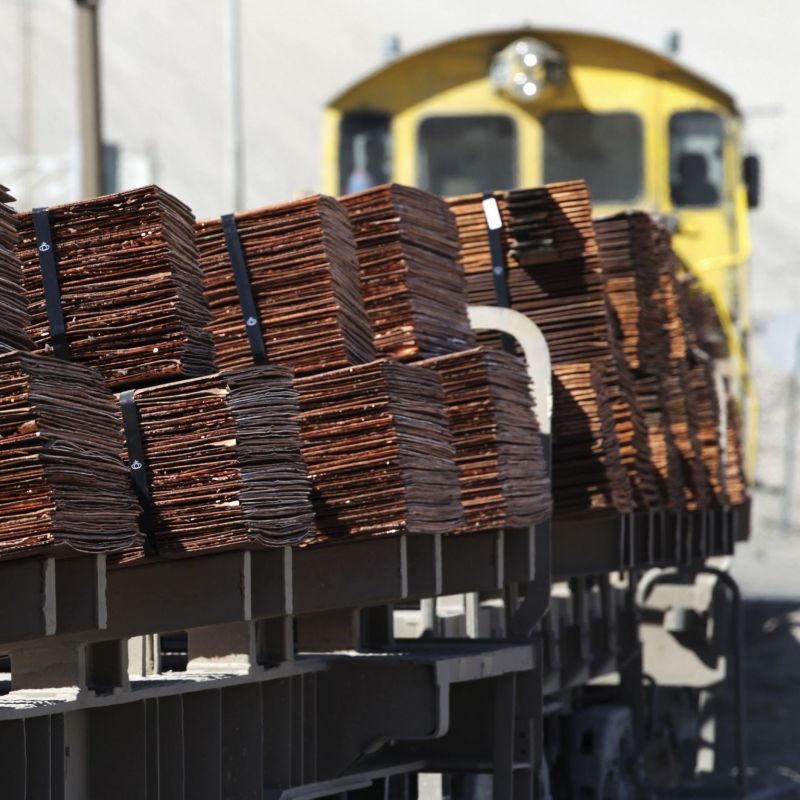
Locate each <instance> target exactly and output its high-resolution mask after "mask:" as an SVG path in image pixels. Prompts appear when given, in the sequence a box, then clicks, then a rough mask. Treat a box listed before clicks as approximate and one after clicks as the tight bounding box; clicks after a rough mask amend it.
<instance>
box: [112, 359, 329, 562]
mask: <svg viewBox="0 0 800 800" xmlns="http://www.w3.org/2000/svg"><path fill="white" fill-rule="evenodd" d="M133 403H134V404H135V411H136V412H137V414H138V420H139V427H140V431H141V444H142V450H143V452H144V456H145V458H144V465H143V467H142V468H143V469H145V471H146V477H147V482H148V485H149V490H150V495H151V497H152V510H153V513H152V515H151V521H150V523H149V524H150V526H151V530H150V531H149V533H150V534H151V536H152V537H153V538H154V540H155V548H156V550H157V551H158V553H159V554H171V555H176V554H181V553H190V552H193V551H198V550H210V549H222V548H230V547H236V546H245V545H250V544H256V545H258V544H262V545H284V544H294V543H296V542H299V541H301V540H302V539H304V538H305V537H306V536H308V535H309V534H310V532H311V529H312V524H311V523H312V517H313V515H312V511H311V503H310V493H311V484H310V482H309V480H308V475H307V473H306V469H305V464H304V463H303V459H302V456H301V455H300V432H299V425H298V422H297V413H298V402H297V393H296V391H295V390H294V387H293V385H292V376H291V373H290V372H289V370H287V369H286V368H285V367H280V366H255V367H248V368H247V369H243V370H237V371H231V372H226V373H221V374H218V375H212V376H208V377H200V378H189V379H187V380H183V381H175V382H173V383H168V384H163V385H161V386H156V387H153V388H146V389H137V390H136V391H134V392H133ZM128 446H130V442H129V443H128ZM136 555H140V553H129V554H126V556H128V557H132V556H136Z"/></svg>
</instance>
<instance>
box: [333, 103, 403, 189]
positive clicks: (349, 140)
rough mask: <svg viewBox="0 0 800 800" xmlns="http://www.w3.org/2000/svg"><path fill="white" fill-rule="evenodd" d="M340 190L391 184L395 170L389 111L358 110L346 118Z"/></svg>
mask: <svg viewBox="0 0 800 800" xmlns="http://www.w3.org/2000/svg"><path fill="white" fill-rule="evenodd" d="M340 133H341V135H340V137H339V192H340V194H349V193H350V192H360V191H361V190H363V189H369V188H370V187H371V186H380V184H382V183H388V181H389V175H390V173H391V168H390V163H389V157H390V156H389V153H390V119H389V115H388V114H383V113H381V112H375V111H356V112H353V113H350V114H346V115H345V116H344V117H342V122H341V130H340Z"/></svg>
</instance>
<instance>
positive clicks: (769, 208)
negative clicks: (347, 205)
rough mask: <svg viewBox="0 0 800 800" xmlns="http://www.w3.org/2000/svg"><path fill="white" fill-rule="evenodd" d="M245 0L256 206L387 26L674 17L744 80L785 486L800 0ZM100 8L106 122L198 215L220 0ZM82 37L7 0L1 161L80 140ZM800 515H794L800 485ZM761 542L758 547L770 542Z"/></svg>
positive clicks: (763, 327)
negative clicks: (755, 159) (758, 185)
mask: <svg viewBox="0 0 800 800" xmlns="http://www.w3.org/2000/svg"><path fill="white" fill-rule="evenodd" d="M241 9H242V28H243V38H242V53H243V92H244V126H245V141H244V146H245V159H246V204H247V205H248V206H254V205H260V204H263V203H268V202H271V201H278V200H283V199H286V198H289V197H292V196H293V195H294V194H295V193H296V192H298V191H302V190H313V189H316V188H317V187H318V185H319V181H320V162H321V154H320V120H321V112H322V108H323V106H324V103H325V101H326V100H327V99H328V98H329V97H331V96H333V95H335V94H336V93H338V92H339V91H340V90H341V89H342V88H344V87H345V86H346V85H348V84H349V83H351V82H353V81H354V80H356V79H358V78H359V77H360V76H362V75H364V74H366V73H368V72H369V71H371V70H372V69H374V68H375V67H377V66H379V65H380V64H381V62H382V60H383V49H384V42H385V40H386V38H387V37H388V36H389V35H391V34H396V35H398V36H399V37H400V40H401V43H402V47H403V50H404V51H409V50H413V49H417V48H419V47H422V46H425V45H429V44H433V43H435V42H437V41H441V40H443V39H446V38H451V37H455V36H458V35H461V34H466V33H472V32H477V31H481V30H487V29H500V28H506V27H512V26H515V25H519V24H522V23H527V24H532V25H541V26H543V27H547V26H550V27H564V28H573V29H580V30H586V31H596V32H602V33H607V34H611V35H617V36H621V37H623V38H626V39H630V40H632V41H635V42H637V43H640V44H642V45H645V46H648V47H651V48H655V49H661V48H663V46H664V43H665V41H666V37H667V35H668V33H669V32H670V31H672V30H675V29H677V30H679V31H680V32H681V34H682V43H683V46H682V50H681V53H680V56H679V58H680V60H682V61H683V62H684V63H686V64H687V65H688V66H689V67H691V68H693V69H697V70H699V71H701V72H702V73H704V74H705V75H707V76H708V77H710V78H711V79H713V80H715V81H717V82H719V83H721V84H722V85H724V86H725V87H726V88H728V89H729V90H730V91H731V92H732V93H733V94H734V95H735V96H736V97H737V99H738V101H739V104H740V106H741V108H742V109H743V110H744V112H745V117H746V121H747V138H746V141H747V143H748V145H749V146H750V147H751V148H752V149H753V150H754V151H757V152H759V153H760V154H761V155H762V157H763V165H764V201H765V202H764V206H763V208H762V209H761V210H760V211H758V212H756V213H755V214H754V215H753V226H754V244H755V255H754V259H753V310H754V315H755V320H756V335H755V337H754V342H753V352H754V359H755V364H756V373H757V381H758V385H759V390H760V394H761V397H762V404H763V418H762V419H763V423H764V424H763V425H762V438H761V444H762V457H761V462H760V469H759V478H760V480H761V481H762V482H763V483H764V484H766V485H767V486H769V487H777V488H780V486H782V484H783V474H782V467H781V465H782V452H783V448H784V444H785V441H786V432H785V430H784V426H783V424H782V421H783V413H784V410H785V395H786V381H787V370H788V365H789V364H790V362H791V358H792V352H793V349H794V341H795V338H796V336H797V334H798V333H800V225H799V224H798V221H800V192H799V191H798V185H800V92H799V91H798V82H799V81H798V78H797V67H796V63H797V50H798V41H800V3H798V2H797V0H762V2H759V3H756V2H753V1H752V0H727V2H725V1H724V0H670V2H663V0H658V1H656V0H606V2H598V1H597V0H559V2H550V3H544V2H532V1H531V0H505V1H504V2H494V3H490V2H486V0H396V2H394V3H389V2H386V1H385V0H283V2H277V0H241ZM101 25H102V31H101V38H102V58H103V67H104V86H103V93H104V100H105V134H106V139H107V140H108V141H109V142H113V143H116V144H119V145H120V146H121V147H122V148H123V150H125V151H128V152H132V153H137V154H145V155H146V156H148V157H149V158H151V159H152V161H153V163H154V165H155V170H156V172H155V178H156V180H157V182H159V183H160V184H161V185H163V186H164V187H165V188H166V189H168V190H169V191H171V192H173V193H175V194H176V195H178V196H179V197H181V198H182V199H183V200H185V201H186V202H188V203H189V204H190V205H191V206H192V207H193V208H194V209H195V212H196V213H197V215H198V216H201V217H202V216H209V215H214V214H219V213H221V212H223V211H226V210H227V209H226V208H225V202H224V197H225V171H224V158H225V107H226V106H225V85H226V84H225V63H226V61H225V58H226V54H225V47H226V39H225V4H224V1H223V0H193V2H188V0H102V19H101ZM74 38H75V19H74V8H73V4H72V2H71V1H70V0H0V53H2V54H3V55H2V78H1V79H0V168H1V167H2V164H3V163H4V161H3V157H7V156H31V155H33V156H37V155H39V156H41V155H65V154H66V155H74V154H75V153H76V152H77V130H76V123H77V117H76V113H75V104H76V99H77V91H76V80H75V73H76V64H75V44H74ZM2 180H3V176H2V175H0V181H2ZM12 188H13V187H12ZM23 188H24V187H23ZM39 190H40V191H41V192H44V188H43V187H39ZM51 191H52V190H51ZM58 191H63V192H64V193H65V196H64V197H60V198H53V197H52V196H50V194H48V196H47V198H46V201H47V202H54V200H55V199H62V200H66V199H70V198H69V196H68V193H69V191H71V189H70V188H69V186H68V185H67V184H65V185H64V187H63V189H59V190H58ZM33 193H34V195H35V193H36V189H35V188H34V190H33ZM797 488H798V489H799V490H800V477H799V478H798V487H797ZM775 498H776V495H775V494H774V493H770V492H763V491H762V492H759V497H758V506H757V508H758V513H757V519H758V523H759V527H760V528H761V529H763V531H767V532H768V531H769V530H771V529H773V528H774V520H776V519H777V517H778V515H779V508H778V504H777V502H776V499H775ZM795 516H796V518H797V521H798V530H799V531H800V491H798V502H797V510H796V512H795ZM764 541H766V539H765V540H764ZM798 543H800V540H798ZM751 550H752V551H753V552H756V551H758V553H759V554H761V555H762V556H763V557H766V552H767V550H766V548H765V547H762V546H760V545H754V547H753V548H751ZM798 552H800V550H798Z"/></svg>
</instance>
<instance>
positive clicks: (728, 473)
mask: <svg viewBox="0 0 800 800" xmlns="http://www.w3.org/2000/svg"><path fill="white" fill-rule="evenodd" d="M727 411H728V415H727V420H726V423H727V424H726V427H727V434H728V436H727V440H726V443H725V492H726V494H727V495H728V502H729V503H730V504H731V505H732V506H738V505H741V504H742V503H745V502H747V479H746V477H745V473H744V452H743V451H742V430H741V415H740V413H739V406H738V404H737V402H736V400H735V399H734V398H733V397H728V399H727Z"/></svg>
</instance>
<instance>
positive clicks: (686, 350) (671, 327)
mask: <svg viewBox="0 0 800 800" xmlns="http://www.w3.org/2000/svg"><path fill="white" fill-rule="evenodd" d="M659 284H660V293H659V300H660V303H661V306H662V308H663V309H664V317H665V330H666V332H667V337H668V342H669V371H668V372H667V374H666V375H665V376H664V385H665V390H666V400H667V408H666V415H667V419H668V420H669V425H670V433H671V434H672V438H673V441H674V442H675V446H676V448H677V450H678V453H679V455H680V461H681V471H682V474H683V498H684V505H685V507H686V508H687V509H689V510H694V509H696V508H700V507H703V506H707V505H708V504H709V501H710V499H711V497H710V490H709V479H708V474H707V471H706V467H705V465H704V463H703V460H702V453H701V445H700V441H699V438H698V430H697V419H696V415H695V412H694V408H693V398H692V394H691V392H690V386H689V380H690V378H689V354H690V345H689V341H688V335H689V320H688V316H687V314H686V312H685V309H684V307H683V301H682V299H681V294H680V287H679V283H678V277H677V273H676V266H675V260H674V256H673V255H672V253H671V251H670V252H669V253H667V255H666V256H665V258H664V259H663V261H662V263H661V264H660V270H659Z"/></svg>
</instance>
